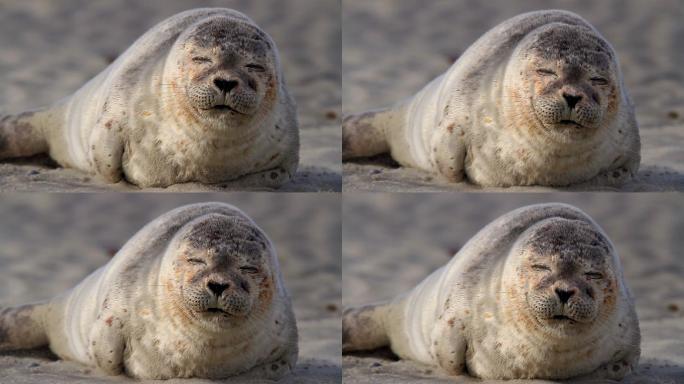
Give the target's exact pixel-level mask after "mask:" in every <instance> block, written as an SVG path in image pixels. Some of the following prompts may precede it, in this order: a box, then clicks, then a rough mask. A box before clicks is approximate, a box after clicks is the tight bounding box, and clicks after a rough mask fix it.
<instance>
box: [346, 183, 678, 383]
mask: <svg viewBox="0 0 684 384" xmlns="http://www.w3.org/2000/svg"><path fill="white" fill-rule="evenodd" d="M554 201H555V202H565V203H569V204H572V205H575V206H577V207H579V208H580V209H582V210H584V211H585V212H587V213H588V214H589V215H590V216H591V217H593V218H594V219H595V220H596V221H597V222H598V223H599V225H600V226H602V227H603V229H604V230H605V232H606V233H607V234H608V236H609V237H610V239H611V240H612V241H613V243H614V244H615V246H616V249H617V251H618V253H619V254H620V256H621V259H622V263H623V267H624V270H625V278H626V279H627V284H628V285H629V286H630V288H631V289H632V292H633V294H634V296H635V298H636V307H637V313H638V316H639V322H640V324H641V332H642V343H641V348H642V355H641V361H640V365H639V368H638V371H637V373H636V374H633V375H631V376H629V377H628V378H627V379H625V381H624V382H625V383H662V384H664V383H672V384H674V383H683V382H684V280H683V279H682V276H684V258H683V256H682V254H681V249H682V246H683V245H684V240H683V239H682V236H681V234H682V232H683V231H684V216H682V212H684V199H682V196H681V194H679V193H658V194H653V193H648V194H617V193H582V194H579V193H574V194H567V193H551V194H543V195H540V194H452V195H448V194H428V195H425V194H393V195H389V194H345V197H344V206H343V210H342V220H343V225H342V234H343V235H342V240H343V251H342V266H343V271H344V275H343V279H342V291H343V299H342V303H343V305H344V306H345V307H346V306H349V305H359V304H363V303H369V302H374V301H380V300H387V299H391V298H392V297H394V296H395V295H397V294H399V293H402V292H404V291H408V290H410V289H411V288H413V287H414V286H415V285H416V284H417V283H419V282H420V281H422V279H424V278H425V277H426V276H428V275H429V274H430V272H432V271H433V270H435V269H437V268H438V267H441V266H442V265H444V264H445V263H446V262H447V261H448V260H449V259H450V258H451V256H452V255H453V254H454V253H455V252H456V251H457V250H458V249H459V248H460V247H462V246H463V245H464V244H465V242H466V241H468V240H469V239H470V238H471V237H472V236H473V235H475V233H477V231H479V230H480V229H481V228H482V227H484V226H485V225H486V224H488V223H489V222H490V221H492V220H494V219H496V218H497V217H499V216H500V215H502V214H504V213H506V212H509V211H511V210H513V209H515V208H519V207H521V206H525V205H528V204H535V203H542V202H554ZM343 371H344V376H343V380H344V382H345V383H354V384H356V383H380V384H382V383H428V382H430V383H452V384H453V383H471V382H480V381H476V380H474V379H470V378H467V377H463V376H461V377H456V378H447V377H445V376H443V375H441V374H440V373H439V370H438V369H436V368H432V367H427V366H423V365H420V364H416V363H411V362H407V361H396V358H395V357H393V356H392V355H391V354H390V353H388V352H387V351H380V352H375V353H369V354H354V355H345V356H344V357H343ZM487 382H488V383H489V382H491V381H487ZM547 382H550V381H547ZM510 383H513V382H510ZM526 383H531V382H530V381H527V382H526ZM585 383H586V382H585Z"/></svg>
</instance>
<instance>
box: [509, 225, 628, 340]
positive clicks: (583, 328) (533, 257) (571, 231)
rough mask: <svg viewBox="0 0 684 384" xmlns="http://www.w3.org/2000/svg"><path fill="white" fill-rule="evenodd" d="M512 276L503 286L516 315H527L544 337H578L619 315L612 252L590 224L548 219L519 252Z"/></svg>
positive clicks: (535, 230)
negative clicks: (616, 310)
mask: <svg viewBox="0 0 684 384" xmlns="http://www.w3.org/2000/svg"><path fill="white" fill-rule="evenodd" d="M517 252H518V255H519V257H520V260H519V261H518V265H517V266H516V268H515V272H516V273H515V274H514V275H511V277H514V278H512V279H509V280H507V281H506V282H505V283H504V287H510V288H512V289H511V290H510V291H508V292H517V294H518V295H521V296H517V297H513V295H511V296H509V298H508V299H509V300H511V301H512V302H513V303H515V305H514V306H513V308H515V310H521V311H524V312H528V313H529V314H530V315H531V316H532V317H533V318H534V319H535V320H536V321H537V325H538V327H537V328H535V330H536V331H538V332H539V333H541V334H543V335H544V336H548V337H553V338H559V337H578V336H581V335H583V334H587V332H589V331H591V328H592V327H596V326H597V323H599V324H600V323H601V322H603V321H606V320H607V319H608V318H609V317H610V316H611V315H612V314H613V313H614V311H615V303H616V301H617V295H616V287H617V282H616V277H615V275H614V273H613V272H612V270H613V267H612V265H611V261H610V255H611V247H610V245H609V243H608V241H607V239H606V238H605V237H604V236H603V234H601V233H599V232H597V231H596V230H594V229H593V228H592V227H591V226H590V225H589V224H586V223H573V222H568V221H566V220H555V221H554V220H550V222H545V223H543V224H541V225H539V226H538V227H537V228H534V232H533V234H532V235H531V236H530V237H529V239H528V240H527V241H526V242H525V244H523V245H522V246H521V247H520V250H519V251H517Z"/></svg>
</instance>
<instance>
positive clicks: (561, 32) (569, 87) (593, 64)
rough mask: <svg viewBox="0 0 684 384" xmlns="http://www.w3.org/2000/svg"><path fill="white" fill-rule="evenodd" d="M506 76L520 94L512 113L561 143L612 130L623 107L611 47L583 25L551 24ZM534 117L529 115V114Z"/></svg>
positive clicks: (534, 36)
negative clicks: (519, 113) (522, 113)
mask: <svg viewBox="0 0 684 384" xmlns="http://www.w3.org/2000/svg"><path fill="white" fill-rule="evenodd" d="M512 66H513V69H514V70H513V71H510V72H509V74H510V75H511V76H506V80H507V81H508V80H510V82H511V83H512V84H516V86H514V87H509V88H508V89H515V90H516V92H515V93H516V94H515V95H512V96H514V97H510V98H509V100H511V103H512V104H513V106H512V108H514V109H515V110H517V111H530V110H531V111H530V112H532V114H531V116H529V121H530V122H534V121H537V122H538V123H537V124H534V123H530V124H528V126H530V127H534V126H540V127H541V128H542V129H541V130H542V131H543V132H544V133H545V135H546V136H547V137H548V138H550V139H551V140H554V141H556V142H561V143H572V142H577V141H581V140H587V139H590V138H592V137H593V136H595V135H596V133H597V132H598V131H599V130H601V127H610V126H611V124H610V122H612V121H613V120H614V119H615V116H616V114H617V110H618V105H619V102H620V100H619V95H620V90H619V84H618V78H616V74H617V73H619V72H618V71H619V68H618V67H617V64H616V61H615V54H614V53H613V50H612V48H611V47H610V45H609V44H608V43H607V42H606V41H605V40H604V39H602V38H601V37H600V36H599V35H597V34H596V33H595V32H594V31H593V30H592V29H590V28H589V27H587V26H583V25H572V24H564V23H551V24H547V25H544V26H543V27H540V28H538V29H537V30H536V31H534V32H532V33H530V34H529V36H527V37H526V38H525V39H524V40H523V41H522V42H521V43H520V45H519V46H518V48H517V49H516V50H515V52H514V53H513V60H512ZM525 113H529V112H525Z"/></svg>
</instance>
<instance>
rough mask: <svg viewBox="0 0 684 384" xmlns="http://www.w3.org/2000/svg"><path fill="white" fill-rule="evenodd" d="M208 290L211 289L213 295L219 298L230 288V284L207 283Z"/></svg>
mask: <svg viewBox="0 0 684 384" xmlns="http://www.w3.org/2000/svg"><path fill="white" fill-rule="evenodd" d="M207 288H209V291H210V292H211V293H213V294H214V295H216V296H217V297H218V296H221V294H222V293H223V291H225V290H227V289H228V288H230V284H228V283H227V282H222V283H217V282H214V281H209V282H208V283H207Z"/></svg>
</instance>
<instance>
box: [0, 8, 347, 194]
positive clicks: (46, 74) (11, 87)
mask: <svg viewBox="0 0 684 384" xmlns="http://www.w3.org/2000/svg"><path fill="white" fill-rule="evenodd" d="M202 7H225V8H233V9H236V10H238V11H240V12H243V13H245V14H246V15H247V16H249V17H250V18H251V19H252V20H254V21H255V22H256V23H257V25H259V26H260V27H261V28H262V29H263V30H264V31H266V33H268V34H269V35H270V36H271V37H272V38H273V40H274V41H275V42H276V45H277V46H278V50H279V52H280V58H281V62H282V65H283V72H284V75H285V80H286V83H287V85H288V89H289V90H290V92H291V93H292V95H293V97H294V99H295V101H296V102H297V105H298V113H299V122H300V128H301V130H302V132H301V139H302V140H301V141H302V150H301V166H300V174H299V175H298V177H297V180H296V181H295V183H294V185H289V187H287V188H285V190H298V191H301V190H307V191H311V190H314V191H315V190H339V188H340V180H339V179H340V177H341V169H340V168H341V167H340V164H339V162H340V157H341V154H340V153H341V152H340V140H341V136H340V134H339V122H340V120H339V115H340V113H341V86H340V82H341V55H342V51H341V24H340V23H341V20H340V3H339V1H337V0H278V1H271V0H258V1H255V0H145V1H137V0H29V1H26V0H0V114H2V113H17V112H22V111H25V110H29V109H32V108H36V107H41V106H44V105H48V104H50V103H52V102H55V101H57V100H59V99H61V98H63V97H66V96H68V95H70V94H72V93H73V92H74V91H76V90H77V89H78V88H80V87H81V86H82V85H83V84H85V83H86V82H87V81H88V80H89V79H91V78H92V77H94V76H95V75H97V74H98V73H100V72H101V71H102V70H103V69H105V68H106V67H107V66H108V65H109V64H110V63H111V62H112V61H113V60H115V59H116V58H117V57H118V56H119V55H120V54H121V53H123V52H124V51H125V50H126V49H127V48H128V47H129V46H130V45H131V44H132V43H133V42H134V41H135V40H136V39H137V38H138V37H140V36H141V35H142V34H143V33H145V32H146V31H147V30H148V29H150V28H152V27H153V26H154V25H156V24H157V23H159V22H161V21H162V20H164V19H166V18H168V17H170V16H173V15H174V14H176V13H179V12H182V11H185V10H189V9H193V8H202ZM31 171H36V172H39V173H40V175H36V174H32V175H31V176H33V177H26V174H27V173H30V172H31ZM34 173H35V172H34ZM26 184H30V185H29V187H28V188H27V187H26V186H25V185H26ZM97 187H99V189H111V188H112V186H96V185H94V184H93V181H92V180H83V178H82V177H81V178H79V176H78V175H73V174H71V173H69V172H62V173H52V174H50V173H49V172H47V171H46V170H45V169H42V168H36V167H32V168H27V167H16V166H12V167H10V166H8V165H7V164H2V165H0V190H20V189H21V190H24V189H32V190H36V189H40V190H74V189H80V190H93V189H96V188H97ZM198 188H199V187H198V186H196V187H195V188H194V189H195V190H197V189H198Z"/></svg>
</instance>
